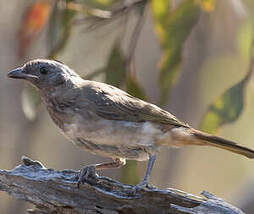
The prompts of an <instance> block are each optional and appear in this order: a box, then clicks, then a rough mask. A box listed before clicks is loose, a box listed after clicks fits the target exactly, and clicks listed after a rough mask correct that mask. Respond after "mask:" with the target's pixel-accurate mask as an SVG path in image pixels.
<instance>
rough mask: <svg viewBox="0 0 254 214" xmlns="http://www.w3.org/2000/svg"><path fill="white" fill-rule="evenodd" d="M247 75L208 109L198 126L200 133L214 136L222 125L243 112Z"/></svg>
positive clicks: (233, 119) (230, 121)
mask: <svg viewBox="0 0 254 214" xmlns="http://www.w3.org/2000/svg"><path fill="white" fill-rule="evenodd" d="M249 74H250V73H248V74H247V75H246V77H245V78H244V79H243V80H241V81H240V82H239V83H237V84H236V85H234V86H233V87H231V88H229V89H228V90H227V91H225V92H224V93H223V94H222V96H219V97H217V98H216V99H215V100H214V102H213V103H212V104H211V105H210V106H209V107H208V110H207V112H206V113H205V116H204V118H203V120H202V122H201V125H200V128H201V130H202V131H206V132H209V133H213V134H214V133H216V131H217V130H218V128H219V127H221V126H222V125H224V124H228V123H232V122H234V121H235V120H237V118H238V117H239V116H240V114H241V113H242V110H243V106H244V91H245V86H246V84H247V82H248V80H249V77H250V75H249Z"/></svg>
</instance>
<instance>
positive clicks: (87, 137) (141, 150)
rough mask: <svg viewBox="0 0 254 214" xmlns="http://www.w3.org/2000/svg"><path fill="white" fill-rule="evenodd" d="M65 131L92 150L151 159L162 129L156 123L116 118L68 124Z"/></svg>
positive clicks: (132, 157) (99, 153)
mask: <svg viewBox="0 0 254 214" xmlns="http://www.w3.org/2000/svg"><path fill="white" fill-rule="evenodd" d="M64 133H65V135H67V136H68V137H69V138H70V139H71V140H72V142H74V144H76V145H78V146H81V147H83V148H85V149H86V150H89V151H90V152H92V153H95V154H98V155H101V156H106V157H111V158H119V157H120V158H126V159H135V160H147V159H149V156H150V155H151V154H154V153H156V151H157V149H158V148H157V145H156V141H157V139H158V138H159V137H160V136H161V130H159V129H158V128H157V127H155V126H154V125H153V124H152V123H149V122H144V123H135V122H127V121H115V120H112V121H111V120H99V121H90V122H89V121H88V122H86V123H84V122H83V121H82V123H79V122H78V121H75V123H71V124H65V125H64Z"/></svg>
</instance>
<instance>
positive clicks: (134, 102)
mask: <svg viewBox="0 0 254 214" xmlns="http://www.w3.org/2000/svg"><path fill="white" fill-rule="evenodd" d="M8 77H10V78H16V79H24V80H27V81H28V82H30V83H31V84H32V85H34V86H35V87H36V88H37V89H38V90H39V93H40V95H41V97H42V99H43V101H44V103H45V105H46V107H47V110H48V112H49V114H50V116H51V118H52V119H53V121H54V122H55V123H56V125H57V126H58V127H59V128H60V129H61V130H62V132H63V134H64V135H65V136H66V137H67V138H68V139H70V141H71V142H73V143H74V144H75V145H77V146H79V147H80V148H83V149H85V150H87V151H89V152H91V153H93V154H97V155H100V156H104V157H109V158H112V159H113V161H112V162H109V163H100V164H94V165H89V166H86V167H84V168H82V169H81V170H80V173H79V176H78V186H79V184H81V183H83V182H85V181H87V180H88V179H89V177H90V176H95V175H96V173H95V171H96V170H102V169H108V168H117V167H120V166H123V165H124V164H125V160H126V159H127V160H138V161H145V160H149V162H148V166H147V170H146V174H145V177H144V180H143V181H142V182H141V183H140V184H139V186H146V185H147V184H148V180H149V176H150V173H151V170H152V167H153V164H154V161H155V159H156V154H157V153H158V151H159V148H160V147H162V146H169V147H180V146H185V145H200V146H201V145H204V146H214V147H219V148H222V149H226V150H229V151H231V152H234V153H237V154H241V155H244V156H246V157H248V158H254V151H253V150H251V149H249V148H246V147H243V146H240V145H237V144H236V143H234V142H232V141H230V140H226V139H224V138H221V137H217V136H214V135H210V134H206V133H204V132H201V131H198V130H195V129H193V128H192V127H191V126H189V125H188V124H186V123H183V122H181V121H179V120H178V119H177V118H176V117H175V116H174V115H172V114H170V113H169V112H167V111H165V110H163V109H161V108H159V107H157V106H156V105H154V104H151V103H148V102H145V101H143V100H140V99H138V98H135V97H133V96H131V95H129V94H128V93H126V92H124V91H122V90H120V89H118V88H116V87H113V86H111V85H108V84H104V83H101V82H96V81H90V80H84V79H82V78H81V77H80V76H79V75H78V74H77V73H75V72H74V71H73V70H71V69H70V68H69V67H67V66H66V65H64V64H63V63H60V62H58V61H53V60H47V59H36V60H32V61H29V62H27V63H26V64H24V66H22V67H20V68H17V69H15V70H13V71H11V72H9V73H8Z"/></svg>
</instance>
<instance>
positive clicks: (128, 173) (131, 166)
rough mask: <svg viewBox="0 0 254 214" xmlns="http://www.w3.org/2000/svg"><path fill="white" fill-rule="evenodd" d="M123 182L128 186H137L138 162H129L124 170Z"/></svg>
mask: <svg viewBox="0 0 254 214" xmlns="http://www.w3.org/2000/svg"><path fill="white" fill-rule="evenodd" d="M121 182H122V183H127V184H133V185H135V184H137V183H138V182H139V174H138V165H137V161H134V160H128V161H127V162H126V165H125V166H124V167H123V169H122V176H121Z"/></svg>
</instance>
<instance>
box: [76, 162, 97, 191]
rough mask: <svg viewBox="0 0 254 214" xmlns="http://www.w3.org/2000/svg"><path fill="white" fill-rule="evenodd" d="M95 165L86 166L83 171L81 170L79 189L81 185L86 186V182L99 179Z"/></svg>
mask: <svg viewBox="0 0 254 214" xmlns="http://www.w3.org/2000/svg"><path fill="white" fill-rule="evenodd" d="M95 168H96V166H95V165H89V166H85V167H83V168H82V169H80V172H79V175H78V182H77V187H78V188H79V187H80V184H84V183H85V182H89V181H93V182H94V180H95V179H96V178H97V177H98V175H97V174H96V172H95Z"/></svg>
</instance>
